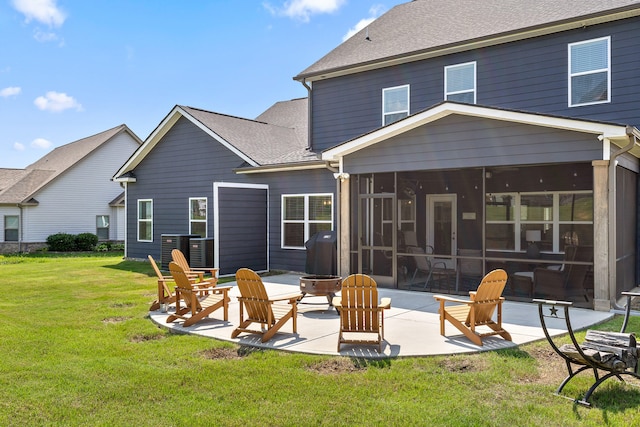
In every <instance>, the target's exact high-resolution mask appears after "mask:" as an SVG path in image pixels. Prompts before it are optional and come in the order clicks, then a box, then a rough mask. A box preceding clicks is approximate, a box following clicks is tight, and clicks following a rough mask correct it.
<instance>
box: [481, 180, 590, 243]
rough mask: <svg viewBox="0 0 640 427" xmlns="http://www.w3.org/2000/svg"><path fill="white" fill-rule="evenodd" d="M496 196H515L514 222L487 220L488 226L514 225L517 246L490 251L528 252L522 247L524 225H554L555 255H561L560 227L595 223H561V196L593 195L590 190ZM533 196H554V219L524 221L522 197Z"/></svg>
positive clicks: (514, 193) (509, 193)
mask: <svg viewBox="0 0 640 427" xmlns="http://www.w3.org/2000/svg"><path fill="white" fill-rule="evenodd" d="M491 194H496V195H505V194H508V195H510V196H513V197H514V199H515V205H514V213H513V214H514V215H515V216H514V218H515V219H514V220H511V221H508V220H504V221H489V220H487V222H486V223H487V224H513V225H514V238H515V240H516V241H515V242H514V243H515V245H514V248H515V249H513V250H511V249H488V250H489V251H498V252H522V251H524V250H526V248H522V247H520V242H521V240H522V239H521V233H520V231H521V228H522V225H523V224H551V225H553V250H552V252H553V253H560V227H559V226H560V225H562V224H587V225H589V224H591V225H593V221H561V220H560V195H561V194H591V195H593V191H590V190H580V191H547V192H540V191H537V192H524V193H520V192H503V193H491ZM523 195H525V196H531V195H547V196H548V195H553V218H552V219H550V220H547V221H526V220H522V219H521V216H520V209H521V208H522V203H521V196H523Z"/></svg>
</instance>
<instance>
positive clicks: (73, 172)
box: [23, 132, 137, 242]
mask: <svg viewBox="0 0 640 427" xmlns="http://www.w3.org/2000/svg"><path fill="white" fill-rule="evenodd" d="M136 148H137V143H136V142H135V140H134V139H133V138H132V137H131V136H130V135H129V134H128V133H126V132H123V133H120V134H118V135H116V136H115V137H113V138H112V139H111V140H110V141H108V142H106V143H104V144H103V145H102V146H101V147H99V148H97V149H96V150H94V151H93V152H92V153H90V154H89V155H88V156H87V157H85V158H84V159H82V160H80V161H79V162H78V163H77V164H76V165H74V166H73V167H71V168H70V169H69V170H68V171H66V172H65V173H63V174H61V175H60V176H59V177H57V178H56V179H55V180H54V181H52V182H51V183H49V184H48V185H47V186H45V187H44V188H43V189H42V190H41V191H39V192H38V193H37V194H36V195H35V199H36V200H37V201H38V202H39V204H38V206H32V207H28V208H25V209H24V210H23V213H24V217H23V222H24V229H25V230H24V231H25V233H24V241H25V242H44V241H46V239H47V236H49V235H51V234H55V233H70V234H79V233H94V234H95V233H96V215H109V216H110V223H111V224H110V230H109V235H110V236H122V238H123V239H124V230H114V229H113V227H116V226H117V225H119V224H124V221H122V222H121V221H118V220H117V218H114V212H113V211H114V209H113V208H112V207H111V206H109V202H111V201H112V200H113V199H115V198H116V197H117V196H118V195H119V194H121V193H122V192H123V191H124V190H123V189H122V187H120V184H118V183H116V182H113V181H111V177H112V176H113V174H114V173H115V172H116V171H117V170H118V168H119V167H120V166H122V164H123V163H124V162H125V161H126V159H127V158H128V157H129V156H130V155H131V153H133V151H134V150H135V149H136Z"/></svg>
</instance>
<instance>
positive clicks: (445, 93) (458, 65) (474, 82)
mask: <svg viewBox="0 0 640 427" xmlns="http://www.w3.org/2000/svg"><path fill="white" fill-rule="evenodd" d="M468 65H473V89H467V90H456V91H453V92H448V91H447V75H448V73H447V71H449V70H450V69H455V68H460V67H466V66H468ZM477 70H478V65H477V63H476V61H471V62H463V63H461V64H454V65H447V66H445V67H444V100H445V101H446V100H447V99H448V97H449V95H457V94H460V93H469V92H472V93H473V103H474V104H475V103H476V97H477V90H476V89H477V87H478V81H477Z"/></svg>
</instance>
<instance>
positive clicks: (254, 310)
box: [231, 268, 302, 342]
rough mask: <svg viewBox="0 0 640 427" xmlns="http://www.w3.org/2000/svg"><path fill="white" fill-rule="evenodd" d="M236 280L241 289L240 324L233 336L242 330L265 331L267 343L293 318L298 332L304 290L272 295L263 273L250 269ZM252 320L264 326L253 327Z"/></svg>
mask: <svg viewBox="0 0 640 427" xmlns="http://www.w3.org/2000/svg"><path fill="white" fill-rule="evenodd" d="M236 281H237V283H238V289H239V290H240V296H239V297H238V301H239V302H240V326H238V327H237V328H236V329H234V331H233V332H232V333H231V338H236V337H237V336H238V335H240V334H241V333H242V332H250V333H257V334H262V342H267V341H269V340H270V339H271V338H273V336H274V335H275V333H276V332H278V330H279V329H280V328H281V327H282V325H284V324H285V323H286V322H287V320H289V319H291V320H292V322H293V333H294V334H295V333H296V332H297V319H296V316H297V314H298V301H299V300H300V299H301V298H302V294H301V293H296V294H292V295H287V296H283V297H279V298H269V296H268V295H267V290H266V289H265V287H264V283H262V279H261V278H260V276H258V274H256V273H255V272H254V271H253V270H250V269H248V268H241V269H239V270H238V271H237V272H236ZM285 301H286V304H285V303H284V302H285ZM245 314H246V318H245ZM252 323H260V324H261V325H262V329H260V330H258V329H250V328H249V325H251V324H252ZM265 327H266V329H264V328H265Z"/></svg>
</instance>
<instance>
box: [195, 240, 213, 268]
mask: <svg viewBox="0 0 640 427" xmlns="http://www.w3.org/2000/svg"><path fill="white" fill-rule="evenodd" d="M189 256H190V259H191V260H190V262H189V265H190V266H191V267H194V268H195V267H198V268H203V267H207V268H208V267H211V268H213V238H197V239H190V240H189Z"/></svg>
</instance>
